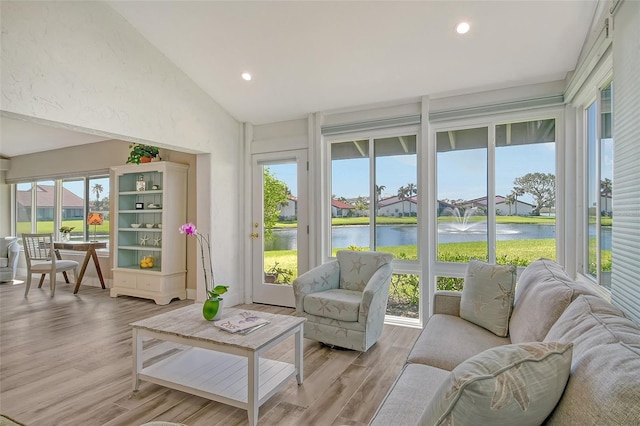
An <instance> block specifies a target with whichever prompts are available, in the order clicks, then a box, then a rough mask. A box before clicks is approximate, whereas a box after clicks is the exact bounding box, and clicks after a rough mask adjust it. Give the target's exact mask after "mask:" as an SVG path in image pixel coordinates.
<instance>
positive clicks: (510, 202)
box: [504, 192, 516, 216]
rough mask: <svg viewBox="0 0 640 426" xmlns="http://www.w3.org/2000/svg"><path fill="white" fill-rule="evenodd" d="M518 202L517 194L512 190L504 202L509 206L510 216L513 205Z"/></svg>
mask: <svg viewBox="0 0 640 426" xmlns="http://www.w3.org/2000/svg"><path fill="white" fill-rule="evenodd" d="M515 202H516V196H515V194H514V193H513V192H512V193H511V194H509V195H507V196H506V197H504V203H505V204H506V205H508V206H509V216H511V206H512V205H513V204H514V203H515Z"/></svg>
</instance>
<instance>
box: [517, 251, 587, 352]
mask: <svg viewBox="0 0 640 426" xmlns="http://www.w3.org/2000/svg"><path fill="white" fill-rule="evenodd" d="M581 294H592V295H596V293H595V292H594V291H593V290H590V289H589V288H588V287H586V286H585V285H582V284H579V283H576V282H574V281H572V280H571V278H569V276H568V275H567V273H566V272H565V271H564V269H563V268H562V266H560V265H559V264H558V263H556V262H554V261H553V260H549V259H540V260H536V261H535V262H533V263H531V264H530V265H529V266H527V267H526V268H525V270H524V271H522V274H521V275H520V279H519V280H518V285H517V286H516V294H515V299H514V306H513V313H512V314H511V321H510V322H509V335H510V337H511V341H512V342H513V343H522V342H540V341H542V340H543V339H544V338H545V336H546V335H547V333H548V332H549V329H550V328H551V326H552V325H553V324H554V323H555V322H556V320H557V319H558V318H559V317H560V315H562V312H564V310H565V309H566V308H567V306H569V304H570V303H571V302H572V301H573V300H574V299H575V298H576V297H578V296H579V295H581Z"/></svg>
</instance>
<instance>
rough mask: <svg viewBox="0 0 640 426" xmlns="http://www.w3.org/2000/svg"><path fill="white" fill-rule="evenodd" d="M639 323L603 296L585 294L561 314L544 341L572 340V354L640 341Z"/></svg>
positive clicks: (575, 358)
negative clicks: (630, 318)
mask: <svg viewBox="0 0 640 426" xmlns="http://www.w3.org/2000/svg"><path fill="white" fill-rule="evenodd" d="M639 339H640V326H638V325H637V324H635V323H634V322H632V321H631V320H629V319H627V318H625V316H624V314H623V313H622V311H621V310H620V309H618V308H616V307H615V306H613V305H612V304H611V303H609V302H607V301H606V300H604V299H603V298H601V297H597V296H589V295H582V296H580V297H578V298H577V299H576V300H574V301H573V302H572V303H571V304H570V305H569V307H568V308H567V309H566V310H565V311H564V312H563V314H562V315H561V316H560V318H558V321H556V323H555V324H554V325H553V327H551V330H549V333H548V334H547V336H546V337H545V338H544V341H545V342H549V341H552V342H572V343H573V358H574V361H578V360H579V358H580V357H581V356H582V355H583V354H584V353H585V352H587V351H588V350H589V349H591V348H593V347H594V346H597V345H603V344H607V343H617V342H626V343H632V344H633V343H636V342H640V340H639Z"/></svg>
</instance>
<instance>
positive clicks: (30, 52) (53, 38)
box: [0, 1, 242, 300]
mask: <svg viewBox="0 0 640 426" xmlns="http://www.w3.org/2000/svg"><path fill="white" fill-rule="evenodd" d="M0 7H1V14H2V41H1V42H2V56H1V58H0V59H1V67H2V69H1V71H2V72H1V84H2V87H1V89H2V97H1V99H0V109H1V110H2V111H4V112H8V113H11V114H19V115H22V116H25V117H32V118H35V119H39V120H48V121H51V122H54V123H57V124H59V125H60V126H62V127H68V128H72V129H74V128H75V129H95V130H96V132H95V133H96V134H108V135H112V136H113V138H114V139H116V138H118V139H123V140H140V141H150V142H152V143H154V144H156V145H159V146H161V147H166V148H172V149H175V150H184V151H186V152H192V153H210V154H211V155H210V156H208V157H207V158H210V163H209V164H208V166H209V167H210V168H211V170H212V173H211V176H212V179H211V181H210V182H198V185H203V186H208V185H209V184H211V189H210V191H209V193H211V194H212V198H213V199H215V200H225V202H224V206H225V208H224V209H222V208H216V209H212V210H211V211H209V212H208V214H207V216H206V217H202V218H200V217H199V218H198V220H200V221H201V222H202V221H203V220H204V221H209V222H210V225H211V232H212V234H213V235H214V236H215V241H216V242H218V241H219V242H220V244H216V247H217V248H220V249H219V250H216V251H215V252H214V262H215V263H219V264H224V265H225V268H224V274H225V276H222V277H219V278H220V281H226V282H239V279H238V278H239V270H240V268H239V259H238V256H237V255H236V253H237V252H238V249H239V243H238V240H239V235H238V233H239V223H240V222H239V218H240V217H241V213H240V211H239V205H240V204H239V202H238V200H239V195H240V193H241V191H240V189H241V187H240V186H239V184H238V182H239V176H241V173H240V172H241V170H242V168H241V163H240V160H241V158H240V124H239V123H238V122H237V121H236V120H235V119H234V118H233V117H231V116H230V115H229V114H228V113H227V112H226V111H224V110H223V109H222V108H221V107H220V106H219V105H218V104H217V103H216V102H215V101H214V100H212V99H211V98H210V97H209V96H207V95H206V94H205V93H204V92H203V91H202V90H201V89H200V88H199V87H198V86H197V85H196V84H195V83H193V82H192V81H191V80H190V79H189V78H188V77H187V76H186V75H185V74H184V73H182V72H181V71H180V70H179V69H178V68H176V67H175V66H174V65H173V64H172V63H171V62H169V61H168V60H167V58H166V57H165V56H163V55H162V54H161V53H160V52H159V51H157V50H156V49H155V48H154V47H153V46H151V45H150V44H149V43H148V42H147V41H146V40H145V39H144V38H143V37H142V36H141V35H140V34H139V33H137V32H136V31H135V30H134V29H133V28H132V27H131V26H130V25H129V24H128V23H127V22H126V21H125V20H124V19H123V18H122V17H121V16H120V15H118V14H117V13H116V12H115V11H114V10H113V9H111V8H110V7H109V6H108V5H107V4H105V3H101V2H24V1H19V2H9V1H3V2H2V3H1V4H0ZM190 287H191V286H190ZM240 287H241V286H239V285H238V286H234V288H233V290H234V293H235V292H241V289H240ZM235 296H237V294H233V293H232V294H230V298H232V297H235ZM238 300H239V299H238Z"/></svg>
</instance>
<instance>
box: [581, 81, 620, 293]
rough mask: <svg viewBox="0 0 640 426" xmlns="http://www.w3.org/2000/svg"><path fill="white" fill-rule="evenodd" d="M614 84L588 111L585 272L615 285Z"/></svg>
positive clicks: (598, 279)
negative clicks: (612, 258)
mask: <svg viewBox="0 0 640 426" xmlns="http://www.w3.org/2000/svg"><path fill="white" fill-rule="evenodd" d="M612 89H613V88H612V83H609V84H608V85H607V86H606V87H605V88H604V89H602V90H601V91H600V94H599V97H598V99H597V100H596V101H595V102H593V103H592V104H591V105H589V107H588V108H587V109H586V110H585V121H586V157H587V158H586V162H585V163H586V172H585V176H586V177H587V179H586V184H585V187H586V188H585V189H586V196H585V200H586V203H585V205H586V212H585V216H586V220H585V224H586V230H585V235H586V236H587V242H586V247H585V252H586V254H585V258H586V259H587V262H585V270H584V271H583V272H584V273H585V275H587V276H590V277H592V278H593V279H594V280H596V281H597V282H598V283H600V285H602V286H603V287H605V288H608V289H610V288H611V229H612V225H613V208H612V203H611V200H612V196H613V133H612Z"/></svg>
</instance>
